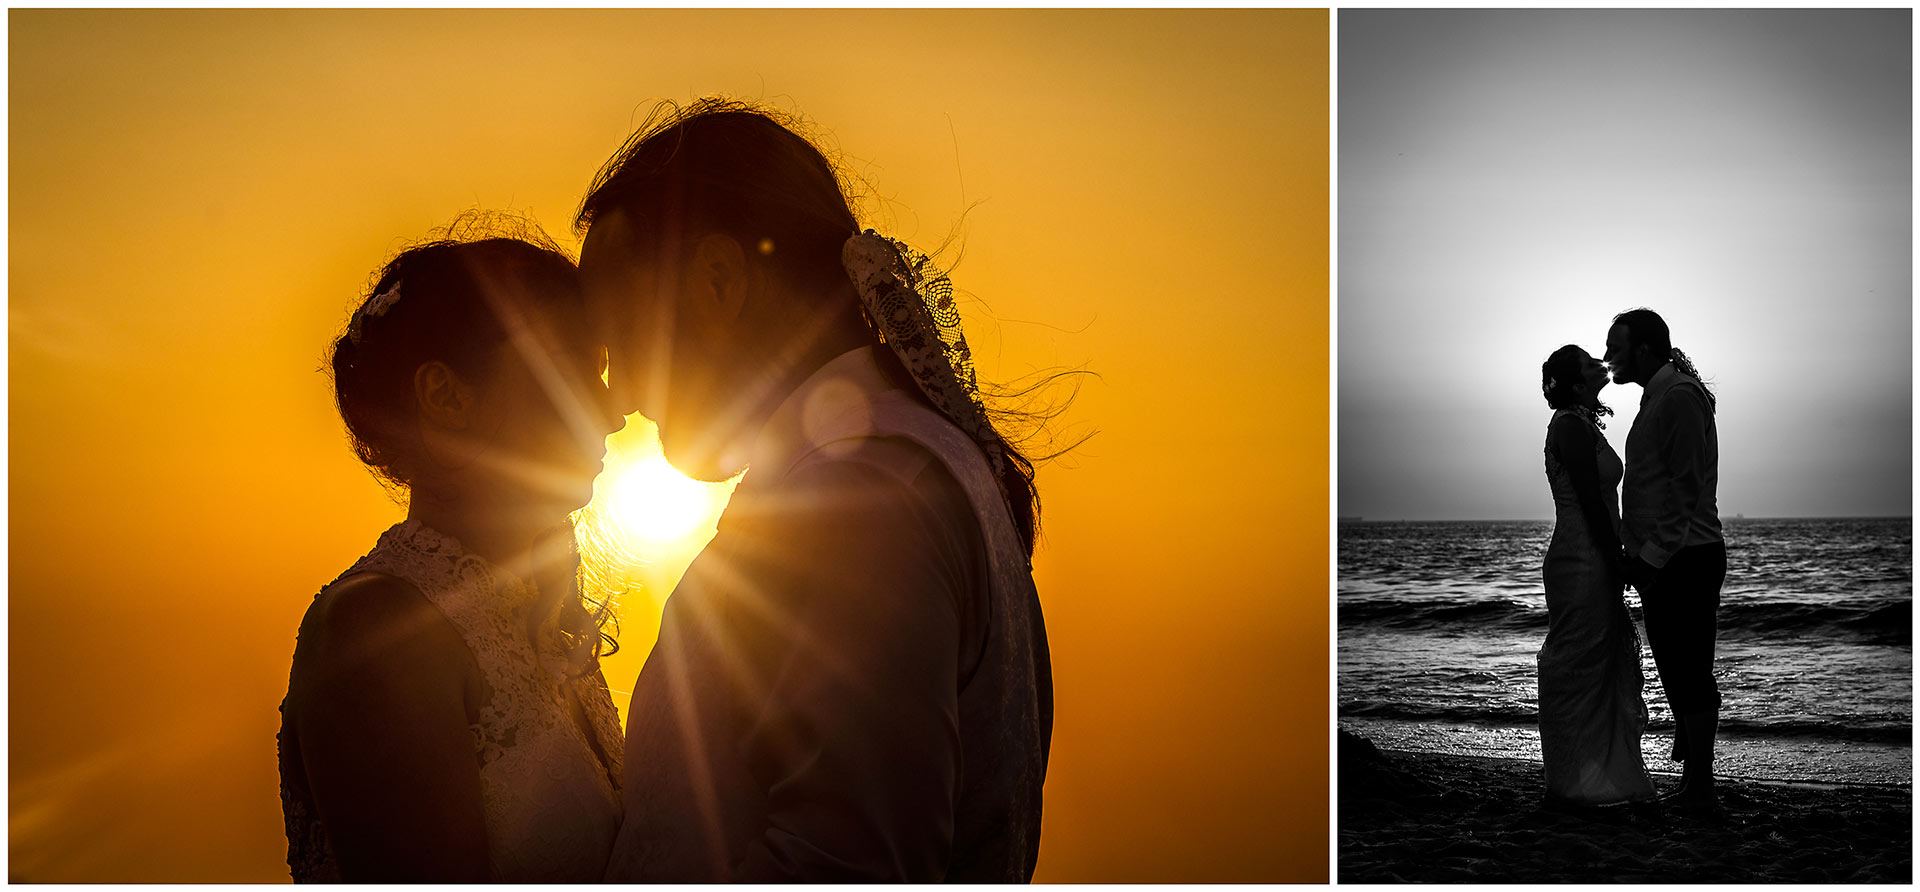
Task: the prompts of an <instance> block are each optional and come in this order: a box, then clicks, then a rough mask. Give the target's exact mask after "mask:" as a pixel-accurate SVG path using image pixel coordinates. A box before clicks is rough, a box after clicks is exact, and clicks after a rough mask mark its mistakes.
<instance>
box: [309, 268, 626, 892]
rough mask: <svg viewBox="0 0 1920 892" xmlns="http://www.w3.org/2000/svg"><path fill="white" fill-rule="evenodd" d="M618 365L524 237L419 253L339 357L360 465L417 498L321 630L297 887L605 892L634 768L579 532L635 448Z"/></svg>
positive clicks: (345, 587)
mask: <svg viewBox="0 0 1920 892" xmlns="http://www.w3.org/2000/svg"><path fill="white" fill-rule="evenodd" d="M601 356H602V351H601V349H600V347H599V344H598V341H597V339H596V338H595V337H594V335H593V332H592V330H591V328H590V327H589V326H588V324H587V323H586V321H585V316H584V309H583V307H582V304H581V296H580V289H579V283H578V278H577V271H576V269H575V267H574V265H573V262H572V261H571V260H570V259H568V258H567V256H566V255H564V254H562V253H561V252H560V251H559V250H557V249H556V248H554V247H553V246H552V245H551V244H550V243H546V244H540V245H536V244H532V243H530V242H528V241H524V240H521V239H519V238H482V239H478V240H463V239H461V238H457V237H456V238H450V239H446V240H441V241H435V242H430V243H427V244H424V245H421V246H419V247H415V248H412V249H409V250H407V251H405V252H403V253H401V254H400V255H399V256H398V257H396V258H395V259H394V260H393V261H392V262H390V263H388V264H387V266H386V267H385V268H384V269H383V270H382V271H381V273H380V276H379V278H378V281H377V284H375V285H374V286H373V288H372V289H371V291H370V296H369V297H368V298H367V300H366V301H365V302H364V303H363V304H362V305H361V306H360V308H359V309H358V310H356V311H355V312H354V314H353V317H352V321H351V322H350V323H349V324H348V327H347V333H346V334H345V335H343V336H341V337H340V338H339V339H338V340H336V341H335V342H334V343H333V348H332V368H333V381H334V391H335V397H336V400H337V402H338V405H339V408H340V414H341V417H342V418H343V420H344V421H345V422H346V426H347V431H348V434H349V438H350V440H351V442H352V444H353V446H354V448H355V451H356V452H357V453H358V455H359V457H360V458H361V459H362V460H363V461H365V462H366V463H367V465H368V466H369V467H371V468H372V469H373V470H374V472H375V473H376V474H378V475H379V476H381V477H382V478H383V479H385V480H386V481H388V482H389V483H390V484H392V485H393V487H394V488H396V489H403V490H405V491H406V492H407V493H408V495H409V498H408V508H407V518H406V520H405V521H404V522H402V523H400V524H398V525H396V526H394V527H393V528H391V529H389V530H387V531H386V532H385V533H383V534H381V536H380V538H379V541H378V543H376V544H375V545H374V547H373V550H372V551H371V552H369V553H368V554H367V556H366V557H363V558H361V559H360V560H359V561H358V562H356V563H355V564H354V565H353V566H351V567H349V568H348V569H347V570H346V572H345V573H342V574H341V575H340V577H339V578H338V579H336V580H334V581H333V582H332V583H331V584H329V585H328V586H327V587H326V588H324V589H322V590H321V592H320V594H319V595H318V596H317V597H316V598H315V599H314V602H313V605H312V607H311V608H310V609H309V610H308V611H307V614H306V618H305V619H304V620H303V621H302V622H301V625H300V635H299V640H298V644H297V646H296V648H295V650H294V656H293V670H292V675H291V679H290V681H289V682H288V686H287V697H286V700H285V702H284V703H283V704H282V705H281V712H282V720H281V730H280V735H279V741H280V778H281V791H280V796H281V804H282V808H283V810H284V812H285V816H286V825H287V863H288V865H289V866H290V867H291V868H292V873H293V878H294V879H295V880H299V881H334V882H338V881H360V880H382V881H405V880H414V881H420V880H426V881H437V882H454V881H472V880H499V881H509V882H566V881H583V880H598V879H599V878H600V875H601V871H602V869H603V868H604V866H605V863H606V857H607V852H608V850H609V848H610V847H611V845H612V841H613V837H614V833H615V832H616V831H617V829H618V827H619V823H620V817H621V798H620V757H621V753H622V750H623V747H622V741H621V734H620V724H619V717H618V713H617V712H616V711H615V710H614V706H613V702H612V700H611V699H610V697H609V695H608V691H607V685H606V682H605V680H603V679H602V677H601V674H600V666H599V656H600V654H601V648H602V642H603V638H604V636H603V634H602V632H601V625H602V624H603V623H605V622H606V621H607V613H606V610H605V609H604V607H602V608H601V609H598V610H596V609H592V608H590V607H589V605H588V604H587V603H586V602H585V601H584V600H583V598H582V595H581V590H580V586H579V583H578V581H577V580H578V577H577V570H578V566H579V558H578V556H577V552H576V551H575V549H574V545H573V537H572V528H571V526H570V525H569V524H568V521H567V518H568V513H569V512H571V511H573V510H574V509H577V508H579V507H580V506H581V505H583V504H585V503H586V502H587V501H588V499H589V498H590V497H591V496H592V493H593V480H594V477H595V476H596V475H597V474H598V473H599V472H600V468H601V466H600V462H601V459H602V456H603V454H604V451H605V439H606V437H607V436H608V435H609V434H611V433H613V432H614V431H616V430H618V429H619V427H620V426H621V421H620V418H619V416H618V415H616V414H615V413H613V412H612V411H611V410H610V409H609V408H608V406H607V400H606V398H605V395H606V388H605V385H604V384H603V383H602V381H601V378H600V372H601V367H602V366H601ZM604 640H607V641H611V639H610V638H605V639H604Z"/></svg>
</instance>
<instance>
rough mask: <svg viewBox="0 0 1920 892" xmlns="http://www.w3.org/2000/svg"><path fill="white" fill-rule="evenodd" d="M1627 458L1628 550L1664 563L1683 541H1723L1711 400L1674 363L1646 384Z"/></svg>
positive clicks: (1623, 516)
mask: <svg viewBox="0 0 1920 892" xmlns="http://www.w3.org/2000/svg"><path fill="white" fill-rule="evenodd" d="M1626 463H1627V470H1626V477H1625V479H1624V480H1623V481H1622V484H1621V491H1620V523H1621V540H1622V541H1623V542H1624V543H1625V544H1626V547H1627V550H1628V551H1629V552H1630V553H1632V554H1635V555H1638V556H1639V557H1640V559H1641V560H1644V561H1646V562H1647V563H1649V564H1651V565H1653V566H1655V567H1665V566H1666V565H1667V561H1668V560H1669V559H1670V558H1672V557H1673V554H1674V552H1676V551H1679V550H1680V549H1682V548H1686V547H1688V546H1690V545H1704V544H1707V543H1710V542H1719V541H1721V535H1720V512H1719V505H1718V502H1717V498H1716V491H1717V490H1718V488H1719V485H1720V440H1719V434H1718V433H1717V432H1716V430H1715V428H1714V422H1713V402H1712V400H1711V399H1709V398H1708V396H1707V391H1706V388H1705V387H1703V386H1702V385H1701V384H1700V382H1699V381H1696V380H1694V379H1693V378H1690V377H1688V376H1686V375H1683V374H1681V373H1680V370H1679V369H1676V368H1674V366H1673V363H1667V364H1666V365H1664V366H1661V368H1660V371H1658V372H1655V373H1654V375H1653V378H1652V379H1651V380H1649V381H1648V382H1647V386H1646V387H1645V388H1643V389H1642V391H1641V394H1640V413H1639V414H1638V415H1636V416H1634V419H1633V428H1632V430H1631V431H1629V432H1628V433H1627V457H1626Z"/></svg>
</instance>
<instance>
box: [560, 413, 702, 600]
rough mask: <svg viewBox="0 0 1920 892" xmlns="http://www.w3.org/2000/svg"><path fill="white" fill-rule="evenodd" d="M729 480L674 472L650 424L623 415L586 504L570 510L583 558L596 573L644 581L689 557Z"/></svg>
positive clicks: (697, 550) (693, 553)
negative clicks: (706, 479)
mask: <svg viewBox="0 0 1920 892" xmlns="http://www.w3.org/2000/svg"><path fill="white" fill-rule="evenodd" d="M735 482H736V481H728V482H726V483H702V482H700V481H698V480H693V479H691V478H688V477H686V476H684V475H682V474H681V473H680V472H679V471H676V470H674V469H673V466H672V465H670V464H668V463H667V460H666V458H665V457H664V456H663V455H661V453H660V439H659V435H658V430H657V429H656V428H655V427H654V425H653V422H650V421H648V420H647V419H646V418H645V417H643V416H640V415H629V416H627V426H626V427H625V428H624V429H622V430H621V431H620V432H619V433H617V434H614V435H613V436H611V437H608V438H607V458H606V470H604V471H602V472H601V474H600V477H599V479H597V480H595V481H594V484H593V501H592V502H591V503H589V504H588V505H587V506H586V507H585V508H582V509H580V511H579V512H578V513H576V514H575V515H574V523H575V525H576V527H578V528H579V538H580V542H581V552H582V557H583V558H585V559H586V560H587V561H588V562H589V564H590V565H592V566H591V568H590V569H592V570H593V571H595V572H598V573H602V574H605V575H607V576H608V577H624V578H625V579H626V580H627V581H628V582H633V583H641V584H644V582H643V581H642V578H641V577H642V576H643V575H652V574H643V573H642V572H641V571H642V570H643V569H646V568H653V567H655V566H656V565H659V564H661V563H663V562H666V563H674V562H682V563H683V562H684V561H685V560H691V559H692V557H693V555H695V554H696V553H698V552H699V550H700V548H701V547H702V546H704V545H706V542H707V540H708V539H710V538H712V536H713V531H714V526H715V524H717V523H718V522H719V520H720V512H721V510H722V509H724V508H725V507H726V505H727V498H728V496H730V495H731V494H732V492H733V486H734V483H735ZM676 575H677V574H676Z"/></svg>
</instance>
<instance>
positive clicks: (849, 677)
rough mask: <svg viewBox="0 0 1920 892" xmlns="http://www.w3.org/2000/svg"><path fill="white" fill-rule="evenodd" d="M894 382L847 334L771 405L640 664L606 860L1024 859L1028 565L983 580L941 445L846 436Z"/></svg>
mask: <svg viewBox="0 0 1920 892" xmlns="http://www.w3.org/2000/svg"><path fill="white" fill-rule="evenodd" d="M890 393H891V395H889V394H890ZM898 397H899V394H898V391H897V390H896V389H894V388H893V386H892V384H891V383H890V382H889V380H888V379H886V378H885V376H884V373H882V372H880V371H879V369H878V368H877V366H876V365H875V363H874V361H873V358H872V356H871V355H870V354H869V353H868V352H867V351H864V350H862V351H855V352H853V353H849V354H847V355H845V356H842V357H840V358H839V359H837V360H835V361H834V362H832V363H829V364H828V365H827V366H825V367H823V368H822V369H821V370H820V371H819V372H818V373H816V374H815V375H814V376H812V377H811V378H809V380H808V381H807V383H806V384H804V385H802V387H801V388H800V389H799V390H797V391H796V392H795V393H794V394H793V395H792V396H791V397H790V398H789V399H788V400H787V401H786V403H784V404H783V405H782V407H781V408H780V409H779V410H777V411H776V412H775V413H774V416H773V418H772V419H771V420H770V421H769V422H768V424H767V427H766V430H765V431H764V432H763V433H762V435H761V437H760V439H759V441H758V442H757V443H756V446H755V448H754V452H753V459H752V464H751V466H750V470H749V471H748V472H747V475H746V477H745V478H744V479H743V480H742V482H741V484H740V486H739V488H738V489H737V490H736V491H735V493H734V496H733V500H732V501H731V503H730V504H729V506H728V509H727V512H726V514H725V516H724V517H723V518H722V519H721V522H720V526H719V531H718V532H717V533H716V535H715V536H714V539H713V541H712V543H711V544H709V545H708V547H707V548H706V550H704V551H703V552H702V553H701V554H700V556H699V558H698V559H696V560H695V561H694V563H693V565H692V566H691V567H689V568H688V570H687V574H686V576H685V578H684V579H683V580H682V581H681V583H680V585H679V586H678V587H677V588H676V589H675V590H674V592H673V595H672V597H671V598H669V599H668V600H667V604H666V609H665V612H664V615H663V617H662V620H661V628H660V637H659V641H658V643H657V644H656V645H655V647H654V650H653V652H652V653H651V654H649V656H648V658H647V664H646V668H645V669H644V670H643V671H642V672H641V674H640V678H639V680H638V681H637V682H636V683H635V688H634V695H633V705H632V708H631V709H630V711H629V720H628V729H627V749H626V785H625V796H626V818H625V823H624V825H623V826H622V828H621V831H620V836H619V838H618V840H617V841H616V843H615V846H614V849H613V854H612V857H611V859H610V861H609V864H608V869H607V879H609V880H613V881H678V882H689V881H692V882H702V881H759V882H766V881H776V880H802V881H814V882H834V881H838V882H847V881H862V880H868V881H872V880H879V881H913V882H938V881H941V880H962V881H972V882H1009V881H1016V882H1024V881H1026V880H1028V879H1030V878H1031V876H1032V871H1033V866H1034V861H1035V858H1036V857H1037V855H1038V851H1039V825H1040V784H1041V781H1042V778H1043V777H1044V774H1045V768H1046V754H1047V748H1048V747H1047V744H1048V740H1049V738H1050V736H1051V730H1052V712H1053V709H1052V681H1051V669H1050V664H1049V662H1048V657H1047V649H1046V637H1045V631H1044V628H1043V627H1042V625H1041V623H1040V617H1039V605H1038V601H1037V600H1035V599H1034V594H1033V588H1032V581H1031V575H1030V572H1029V571H1028V570H1027V569H1026V564H1025V555H1024V553H1022V554H1021V555H1020V556H1019V557H1020V562H1019V564H1018V565H1017V569H1018V572H1017V574H1015V575H1016V576H1017V581H1016V584H1015V585H1012V586H1008V585H1005V584H1003V583H993V582H991V581H990V580H992V579H994V578H997V577H995V575H994V574H995V570H994V567H995V566H1000V567H1004V566H1005V564H1004V563H998V564H996V563H994V560H995V559H994V558H991V557H989V554H988V552H987V550H986V547H985V546H984V544H983V537H984V536H985V534H984V533H983V528H982V526H981V525H980V523H979V522H978V521H977V520H976V516H975V511H974V508H973V506H972V502H971V501H970V498H969V491H968V488H967V487H966V486H963V485H962V484H961V483H960V482H959V478H957V477H956V476H955V475H954V474H953V473H949V470H948V467H947V466H946V465H945V464H944V463H943V461H942V460H941V459H940V458H938V457H936V456H935V454H934V453H933V452H932V451H930V450H929V448H923V447H922V445H920V444H919V443H916V442H914V441H912V440H910V439H905V438H902V437H898V436H859V435H855V436H848V435H847V431H848V430H849V429H852V430H856V431H857V430H860V429H863V421H864V420H865V419H870V418H873V417H877V416H878V415H879V412H878V411H877V410H875V409H874V408H873V407H876V406H880V407H884V406H887V405H892V404H890V403H888V402H887V400H889V399H895V400H897V399H898ZM862 413H870V414H869V415H868V416H864V417H863V415H862ZM888 417H891V416H888ZM962 436H964V435H962ZM986 485H987V487H988V488H992V486H993V484H992V483H991V482H988V483H987V484H986ZM994 498H998V496H997V495H995V496H994ZM996 535H998V534H997V533H996ZM1002 575H1004V574H1002ZM1022 586H1024V587H1022ZM1009 589H1016V590H1018V591H1011V592H1010V591H1009ZM1009 594H1011V595H1013V596H1012V597H1008V595H1009ZM1029 613H1030V614H1031V615H1030V616H1029V615H1028V614H1029ZM1016 621H1017V622H1016Z"/></svg>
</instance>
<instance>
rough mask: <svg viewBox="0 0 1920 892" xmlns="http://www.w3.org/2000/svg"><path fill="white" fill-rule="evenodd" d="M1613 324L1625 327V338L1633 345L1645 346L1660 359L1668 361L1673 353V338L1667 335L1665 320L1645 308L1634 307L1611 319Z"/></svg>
mask: <svg viewBox="0 0 1920 892" xmlns="http://www.w3.org/2000/svg"><path fill="white" fill-rule="evenodd" d="M1613 324H1615V325H1624V326H1626V327H1627V338H1628V339H1629V340H1630V341H1631V342H1632V343H1633V344H1634V345H1636V346H1637V345H1640V344H1645V345H1646V346H1647V349H1648V350H1651V351H1653V355H1655V356H1658V357H1660V358H1661V359H1663V360H1664V359H1670V358H1671V354H1672V353H1673V338H1672V336H1671V335H1669V334H1668V333H1667V320H1665V319H1662V318H1660V314H1659V313H1656V312H1654V311H1652V310H1649V309H1647V308H1646V307H1635V308H1634V309H1631V310H1628V311H1626V312H1624V313H1621V314H1620V315H1618V316H1615V317H1613Z"/></svg>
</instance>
